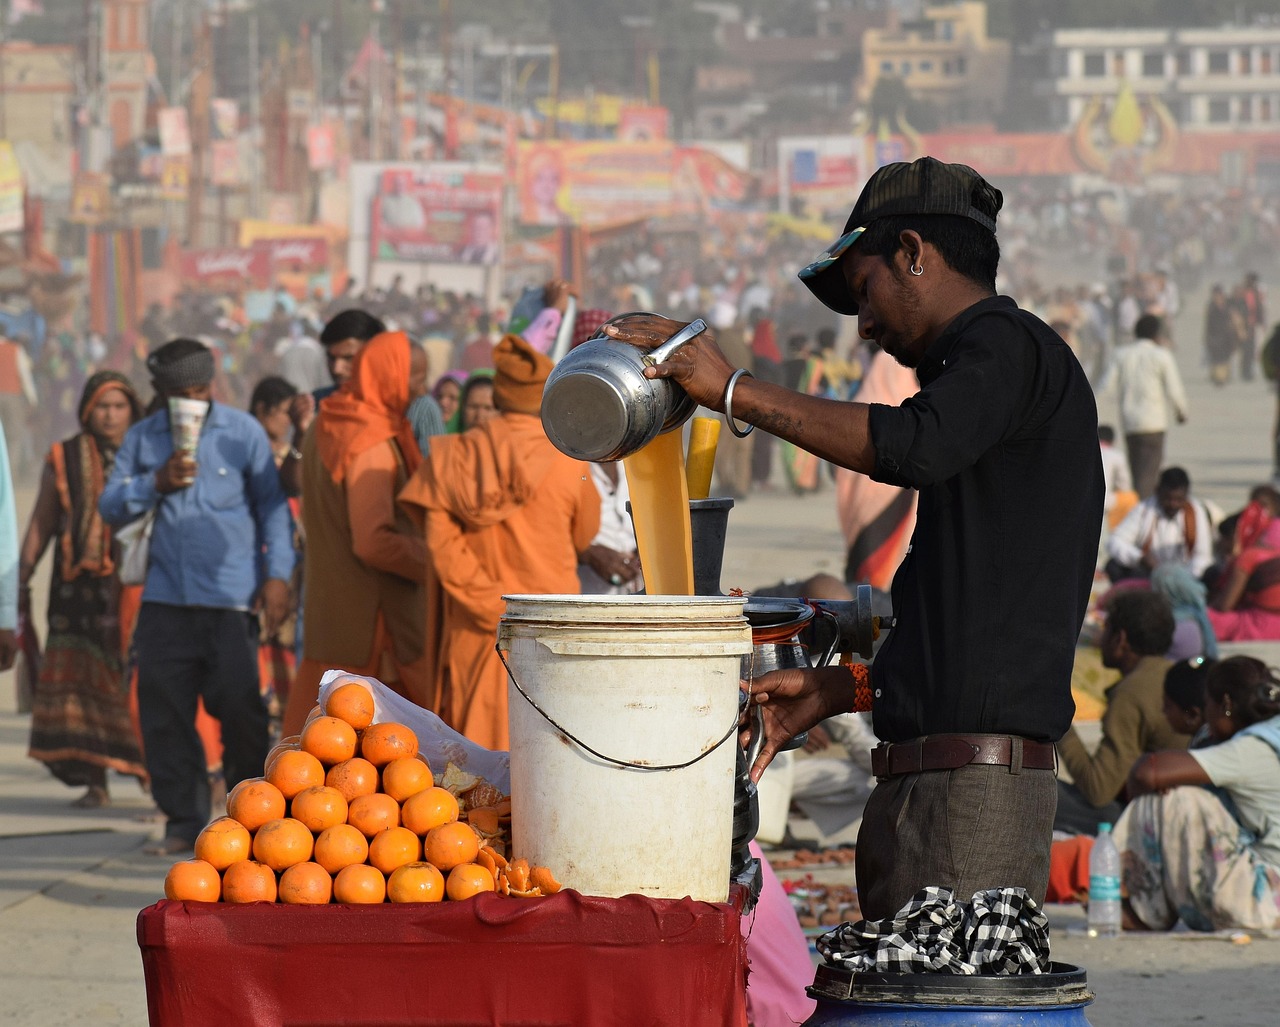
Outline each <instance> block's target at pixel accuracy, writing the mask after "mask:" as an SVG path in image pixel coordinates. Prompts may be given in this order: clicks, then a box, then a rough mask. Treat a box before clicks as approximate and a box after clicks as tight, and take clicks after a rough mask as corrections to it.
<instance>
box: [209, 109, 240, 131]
mask: <svg viewBox="0 0 1280 1027" xmlns="http://www.w3.org/2000/svg"><path fill="white" fill-rule="evenodd" d="M239 134H240V104H239V103H237V102H236V101H235V100H225V99H219V100H210V101H209V136H210V138H211V139H214V140H219V139H235V138H236V137H237V136H238V135H239Z"/></svg>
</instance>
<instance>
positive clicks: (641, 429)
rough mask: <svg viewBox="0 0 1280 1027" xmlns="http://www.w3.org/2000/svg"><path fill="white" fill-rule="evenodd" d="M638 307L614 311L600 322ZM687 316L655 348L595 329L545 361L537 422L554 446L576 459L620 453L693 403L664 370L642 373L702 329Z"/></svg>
mask: <svg viewBox="0 0 1280 1027" xmlns="http://www.w3.org/2000/svg"><path fill="white" fill-rule="evenodd" d="M643 316H654V315H646V314H641V313H630V314H620V315H618V316H617V317H615V318H612V319H611V320H609V321H607V322H605V324H606V325H610V324H620V323H624V322H625V321H626V320H627V319H629V318H633V317H643ZM706 328H707V325H706V322H704V321H702V320H698V321H694V322H693V323H692V324H688V325H685V327H684V328H682V329H680V331H679V332H677V333H676V334H675V335H673V336H672V337H671V338H670V339H668V340H667V341H666V342H664V343H663V344H662V345H661V346H659V347H657V348H656V349H654V350H644V349H641V348H640V347H639V346H633V345H631V344H630V343H627V342H618V341H617V340H616V339H611V338H609V337H608V336H607V335H604V334H603V331H604V326H601V329H600V332H598V333H597V334H596V335H595V336H593V337H592V338H590V339H588V340H587V341H586V342H584V343H583V344H582V345H581V346H578V347H577V348H576V349H574V350H571V351H570V352H569V353H568V354H567V355H566V356H565V357H564V359H563V360H561V361H560V362H559V363H558V364H556V366H555V367H554V368H553V369H552V371H551V374H550V375H549V376H548V378H547V384H546V386H545V387H544V388H543V391H542V427H543V428H544V429H545V430H546V433H547V437H548V438H549V439H550V440H551V441H552V443H553V444H554V445H555V447H556V448H557V449H558V450H560V452H562V453H565V454H567V455H568V456H571V457H574V458H575V459H578V460H588V461H592V462H595V461H602V460H620V459H622V458H623V457H624V456H628V455H630V454H631V453H634V452H636V450H638V449H642V448H644V447H645V446H647V445H648V444H649V443H650V442H652V441H653V440H654V439H655V438H657V437H658V435H660V434H661V433H663V432H668V431H673V430H674V429H676V428H679V427H680V426H681V425H682V424H684V422H685V421H687V420H688V419H689V418H690V417H691V416H692V415H693V412H694V410H695V409H696V408H697V404H696V403H694V401H693V400H692V399H690V398H689V394H688V393H686V392H685V391H684V389H682V388H681V387H680V386H679V385H677V384H676V383H675V382H673V381H672V380H671V379H670V378H646V377H645V376H644V369H645V368H646V367H650V366H653V365H654V364H660V363H662V361H664V360H666V359H667V357H669V356H670V355H671V354H672V353H674V352H675V351H676V350H677V349H679V348H680V347H681V346H683V345H684V344H685V343H686V342H688V341H689V340H690V339H692V338H693V337H694V336H696V335H699V334H701V333H702V332H704V331H706Z"/></svg>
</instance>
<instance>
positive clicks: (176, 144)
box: [156, 107, 191, 157]
mask: <svg viewBox="0 0 1280 1027" xmlns="http://www.w3.org/2000/svg"><path fill="white" fill-rule="evenodd" d="M156 124H157V125H158V126H159V129H160V152H161V153H163V154H164V155H165V156H166V157H189V156H191V129H190V126H189V125H188V124H187V109H186V108H185V107H161V108H160V110H159V111H157V112H156Z"/></svg>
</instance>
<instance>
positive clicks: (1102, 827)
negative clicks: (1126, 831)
mask: <svg viewBox="0 0 1280 1027" xmlns="http://www.w3.org/2000/svg"><path fill="white" fill-rule="evenodd" d="M1110 833H1111V825H1110V824H1099V825H1098V834H1110Z"/></svg>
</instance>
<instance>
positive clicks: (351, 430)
mask: <svg viewBox="0 0 1280 1027" xmlns="http://www.w3.org/2000/svg"><path fill="white" fill-rule="evenodd" d="M411 345H412V344H411V343H410V342H409V336H407V335H405V333H404V332H383V333H382V334H381V335H375V336H374V337H373V338H372V339H370V340H369V342H368V343H367V344H366V345H365V347H364V349H362V350H361V351H360V352H359V353H358V354H357V355H356V359H355V365H354V366H353V367H352V369H351V378H350V380H349V381H347V382H346V383H345V384H344V385H343V386H342V388H341V389H339V390H338V391H337V392H335V393H334V394H333V395H332V396H328V397H327V398H325V399H324V400H322V401H321V403H320V412H319V414H318V415H317V416H316V445H317V447H318V448H319V451H320V459H321V460H322V461H323V462H324V465H325V467H326V468H328V470H329V473H330V474H331V475H332V476H333V480H334V481H336V482H341V481H342V479H343V478H344V477H346V473H347V465H348V464H349V463H350V462H351V460H352V459H354V458H355V457H357V456H359V455H360V454H361V453H363V452H365V451H366V450H369V449H372V448H373V447H374V446H376V445H378V444H379V443H380V442H387V441H388V440H390V439H395V440H396V441H397V442H399V443H400V453H401V455H402V456H403V457H404V462H405V464H406V466H407V468H408V472H409V473H410V474H412V473H413V472H414V470H415V469H416V468H417V466H418V464H419V462H420V461H421V454H420V452H419V450H418V442H417V439H415V438H414V435H413V428H412V427H411V426H410V424H409V421H408V419H407V418H406V417H405V411H406V410H407V409H408V408H409V354H410V352H411V350H410V348H409V347H410V346H411Z"/></svg>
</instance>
